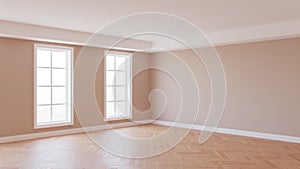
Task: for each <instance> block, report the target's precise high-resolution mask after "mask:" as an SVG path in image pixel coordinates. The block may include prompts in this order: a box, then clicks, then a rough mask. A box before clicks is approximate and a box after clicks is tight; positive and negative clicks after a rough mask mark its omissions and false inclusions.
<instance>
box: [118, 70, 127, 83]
mask: <svg viewBox="0 0 300 169" xmlns="http://www.w3.org/2000/svg"><path fill="white" fill-rule="evenodd" d="M116 74H117V75H116V84H117V85H125V84H126V76H125V75H126V74H125V72H117V73H116Z"/></svg>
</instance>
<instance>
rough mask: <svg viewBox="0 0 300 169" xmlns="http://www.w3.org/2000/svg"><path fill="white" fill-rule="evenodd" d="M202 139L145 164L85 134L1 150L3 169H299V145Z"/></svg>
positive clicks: (146, 131)
mask: <svg viewBox="0 0 300 169" xmlns="http://www.w3.org/2000/svg"><path fill="white" fill-rule="evenodd" d="M166 129H167V127H165V126H158V125H142V126H134V127H128V128H119V129H116V130H117V131H118V132H119V133H121V134H123V135H126V136H129V137H135V138H147V137H153V136H157V135H159V134H161V133H163V132H164V131H165V130H166ZM106 132H109V131H106ZM198 136H199V133H198V131H191V132H190V133H189V135H188V136H187V137H186V138H185V139H184V140H183V141H182V142H181V143H180V144H179V145H177V146H176V147H175V148H173V149H171V150H170V151H168V152H166V153H164V154H161V155H159V156H155V157H152V158H146V159H130V158H124V157H119V156H115V155H112V154H110V153H108V152H105V151H104V150H102V149H101V148H99V147H98V146H97V145H95V144H94V143H93V142H92V141H91V140H90V139H89V137H88V136H87V135H86V134H75V135H67V136H60V137H52V138H45V139H36V140H30V141H22V142H14V143H6V144H0V169H52V168H53V169H102V168H103V169H106V168H107V169H141V168H142V169H160V168H161V169H168V168H170V169H196V168H207V169H208V168H218V169H235V168H251V169H252V168H253V169H255V168H257V169H262V168H263V169H264V168H284V169H300V144H295V143H288V142H281V141H272V140H264V139H257V138H250V137H243V136H236V135H227V134H219V133H214V134H213V136H212V137H211V138H210V139H209V140H208V141H207V142H206V143H205V144H198V142H197V141H198ZM123 148H124V147H123Z"/></svg>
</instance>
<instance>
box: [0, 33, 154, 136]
mask: <svg viewBox="0 0 300 169" xmlns="http://www.w3.org/2000/svg"><path fill="white" fill-rule="evenodd" d="M34 43H35V42H34V41H26V40H17V39H8V38H0V59H1V62H0V77H1V82H0V137H1V136H11V135H18V134H29V133H36V132H44V131H52V130H61V129H70V128H78V127H80V124H79V121H78V119H77V117H76V115H75V120H74V123H75V124H74V125H73V126H65V127H54V128H48V129H38V130H35V129H33V115H34V113H33V68H34V67H33V58H34V56H33V44H34ZM38 43H39V42H38ZM47 44H50V43H47ZM58 45H61V44H58ZM68 46H70V45H68ZM73 47H74V53H75V54H74V57H75V60H77V58H78V55H79V53H80V51H81V49H82V47H80V46H73ZM86 50H88V51H89V52H90V54H91V55H90V57H95V56H96V55H100V57H103V54H104V53H103V52H104V49H100V48H87V49H86ZM148 60H149V55H148V54H142V53H136V54H134V57H133V70H135V69H136V68H137V67H143V66H147V65H148V64H149V63H148ZM88 66H89V65H87V68H88ZM85 75H86V76H88V75H87V74H85ZM149 78H150V74H149V73H143V74H140V75H139V76H137V77H136V78H135V79H134V81H133V102H134V104H135V106H136V107H139V108H142V109H148V107H149V103H148V102H147V100H146V101H143V100H144V99H145V98H147V97H148V95H149V94H148V93H149V89H150V85H149ZM75 81H76V79H75ZM76 86H77V85H76V84H74V88H75V90H78V88H76ZM141 86H142V87H143V91H142V92H140V87H141ZM102 87H103V64H102V63H101V64H100V67H99V70H98V72H97V74H96V80H95V91H96V93H95V94H96V97H97V102H98V105H99V107H100V109H101V110H102V108H101V105H102V106H103V89H102ZM75 97H76V96H75ZM84 104H85V103H84ZM86 106H87V107H88V105H86ZM87 109H88V108H87ZM94 115H95V114H94ZM99 117H101V116H98V115H97V118H99ZM148 117H149V113H145V114H139V113H134V114H133V118H135V119H138V120H142V119H148ZM87 118H92V117H91V116H90V115H89V113H88V111H87ZM98 120H99V119H98ZM118 122H122V121H114V122H112V123H118ZM97 124H99V121H96V122H95V121H91V123H90V124H85V125H88V126H90V125H97Z"/></svg>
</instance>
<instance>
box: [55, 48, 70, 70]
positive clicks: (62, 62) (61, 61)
mask: <svg viewBox="0 0 300 169" xmlns="http://www.w3.org/2000/svg"><path fill="white" fill-rule="evenodd" d="M52 67H61V68H65V67H67V52H58V51H53V52H52Z"/></svg>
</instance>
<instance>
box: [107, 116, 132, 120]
mask: <svg viewBox="0 0 300 169" xmlns="http://www.w3.org/2000/svg"><path fill="white" fill-rule="evenodd" d="M130 119H132V116H128V117H112V118H104V121H117V120H130Z"/></svg>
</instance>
